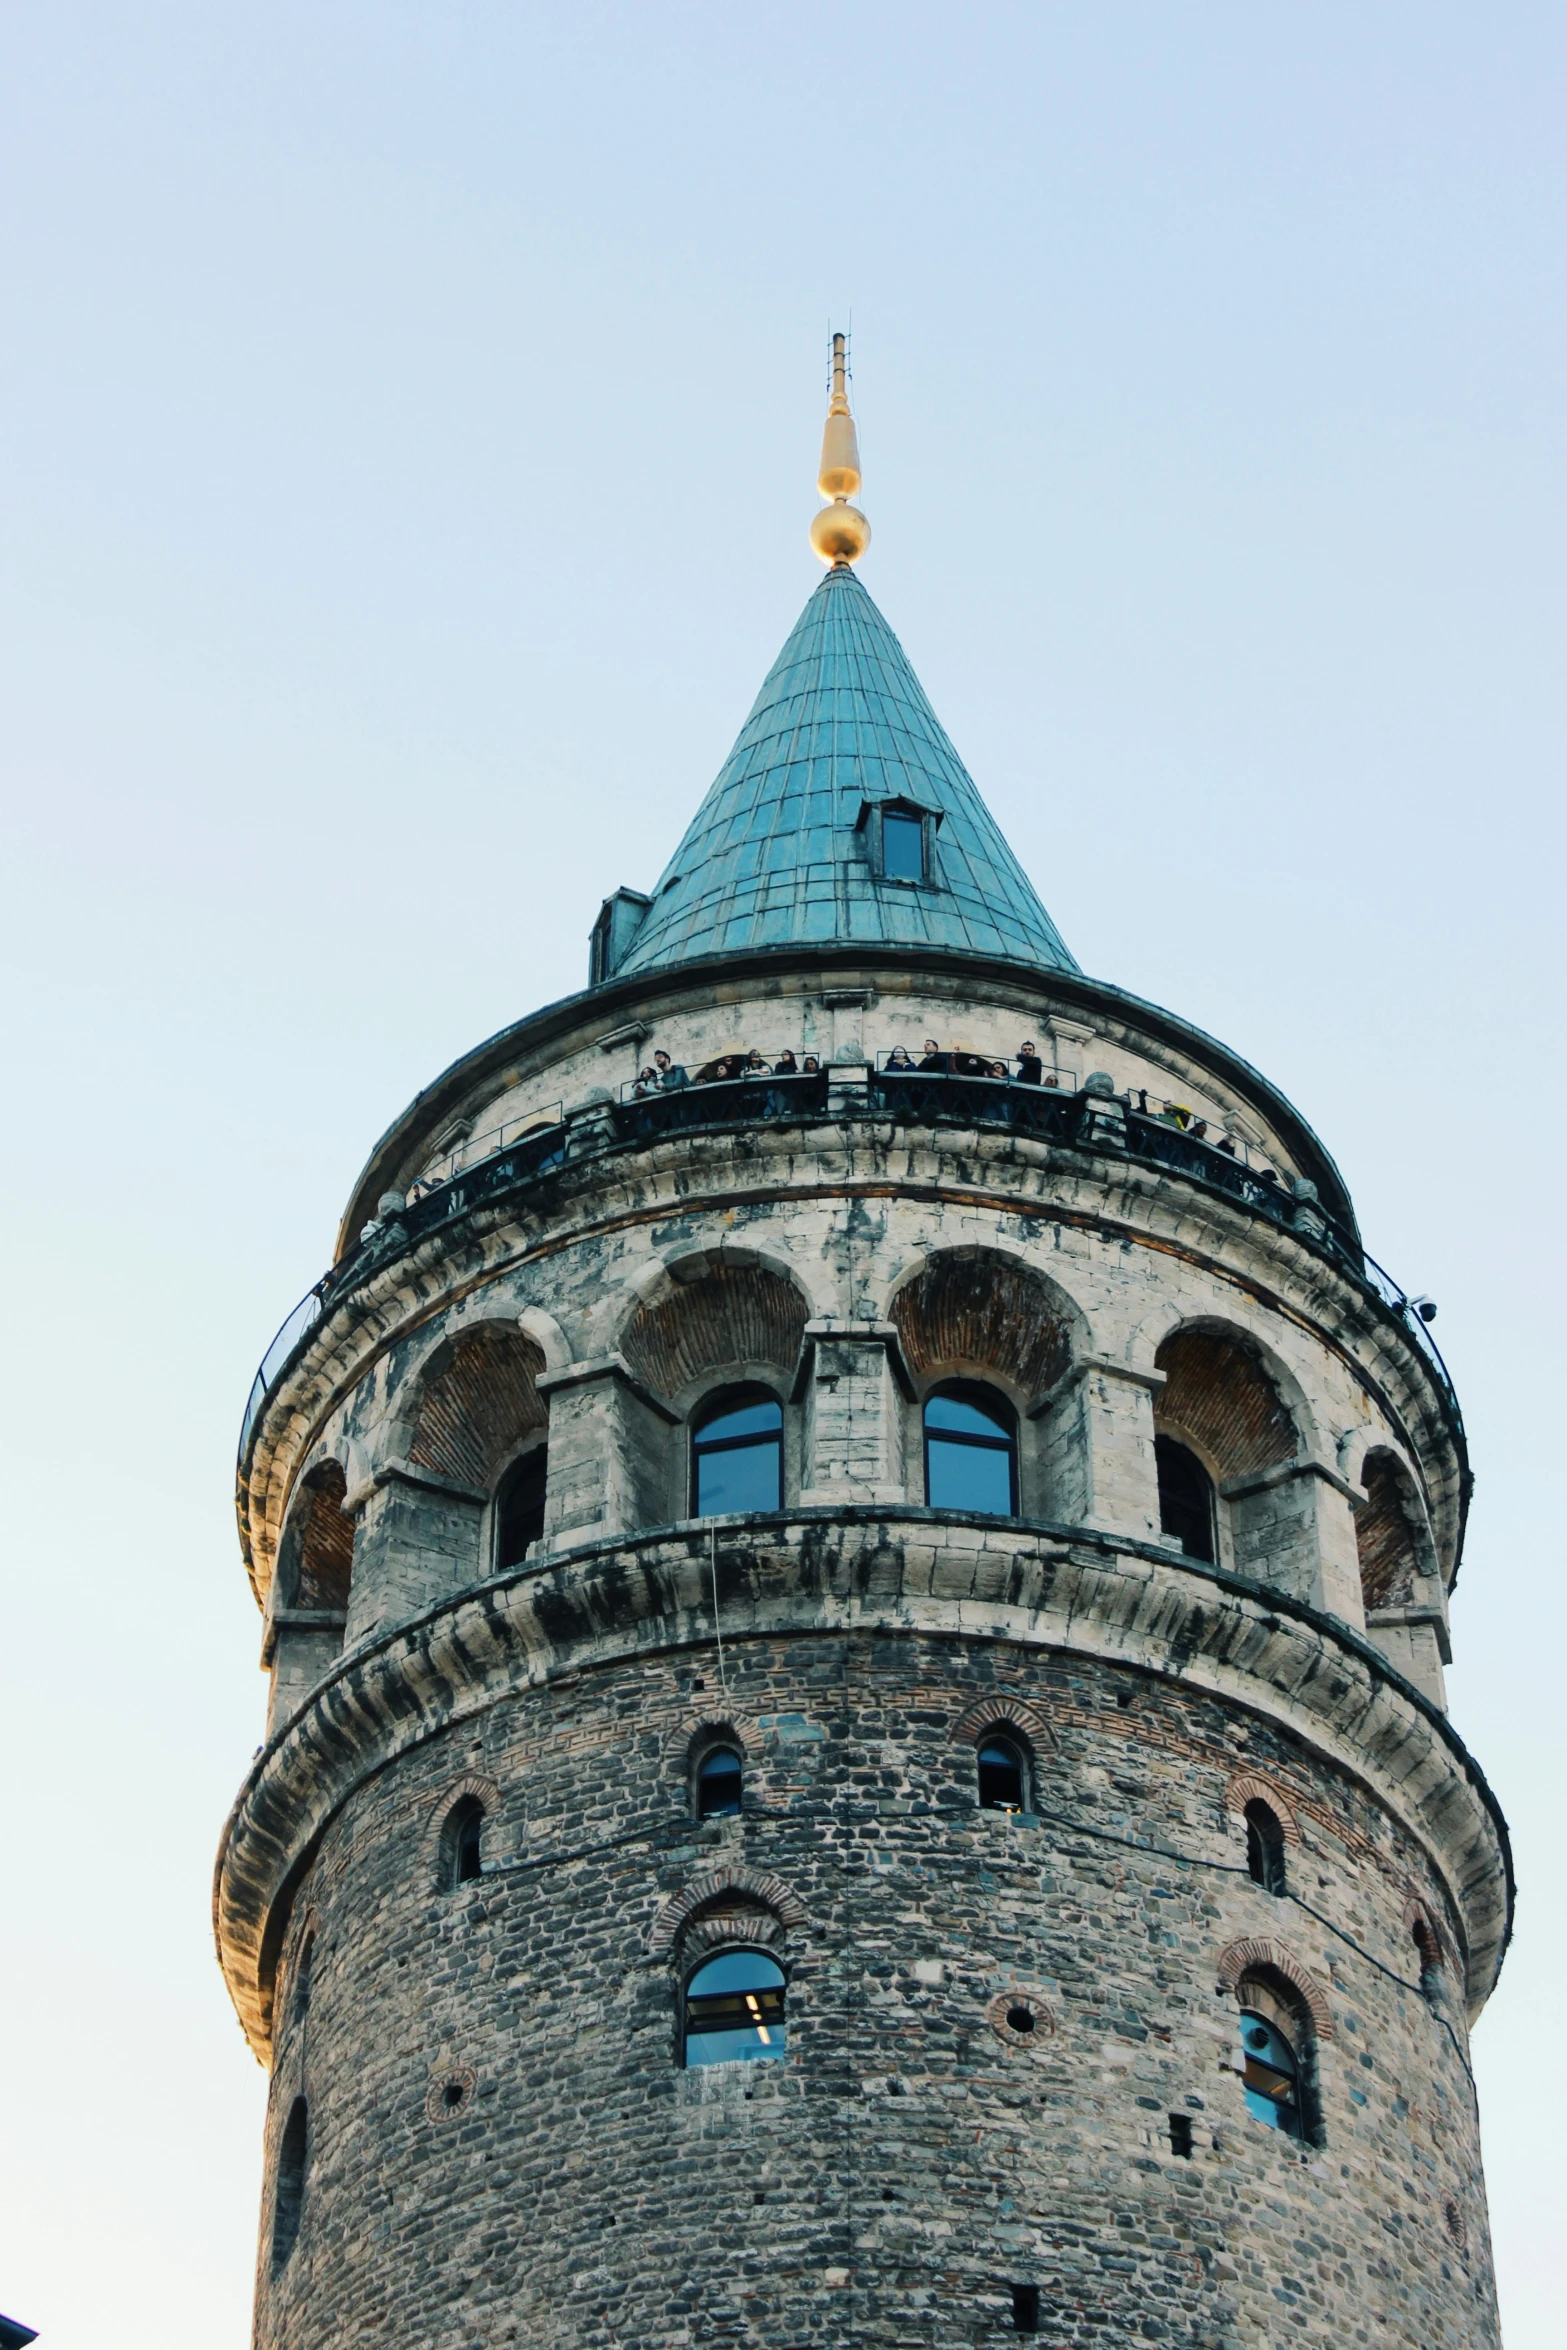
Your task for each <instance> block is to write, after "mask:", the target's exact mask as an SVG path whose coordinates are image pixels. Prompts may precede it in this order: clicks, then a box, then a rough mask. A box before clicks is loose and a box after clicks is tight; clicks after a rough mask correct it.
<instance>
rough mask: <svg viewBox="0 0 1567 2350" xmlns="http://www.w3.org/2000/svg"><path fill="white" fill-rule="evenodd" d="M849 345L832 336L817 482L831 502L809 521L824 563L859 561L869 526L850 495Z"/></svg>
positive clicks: (853, 446)
mask: <svg viewBox="0 0 1567 2350" xmlns="http://www.w3.org/2000/svg"><path fill="white" fill-rule="evenodd" d="M848 373H849V363H848V351H847V347H846V344H845V341H844V338H843V336H842V335H834V336H833V339H832V399H831V401H830V402H829V403H828V408H827V424H826V429H825V430H824V431H823V433H822V469H821V471H820V473H819V474H818V475H817V476H816V486H817V488H818V489H819V490H820V491H821V493H822V496H823V497H824V498H831V500H832V504H831V505H830V506H824V507H823V508H822V510H821V512H820V514H818V515H817V517H816V520H815V521H814V522H813V523H812V524H811V544H812V546H813V547H814V548H815V549H816V552H817V553H818V555H820V557H821V559H822V561H823V562H824V563H858V561H859V559H860V557H861V556H862V555H863V554H864V552H865V550H866V548H867V547H868V546H869V545H870V543H871V526H870V524H869V523H868V522H867V521H866V519H865V517H864V515H863V514H862V513H861V512H860V510H859V508H858V506H851V505H850V504H849V500H850V499H851V498H852V497H853V495H854V493H855V491H856V490H857V489H858V488H859V486H860V444H859V441H858V439H857V437H856V435H855V430H854V418H853V417H852V416H851V415H850V414H849V387H848Z"/></svg>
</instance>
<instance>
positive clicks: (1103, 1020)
mask: <svg viewBox="0 0 1567 2350" xmlns="http://www.w3.org/2000/svg"><path fill="white" fill-rule="evenodd" d="M791 978H792V979H794V980H795V981H796V982H797V983H799V989H800V992H807V991H809V990H821V989H832V990H833V992H834V993H839V994H845V993H847V994H861V995H863V994H864V993H865V992H867V990H868V989H874V988H876V987H878V986H879V987H881V988H883V989H886V988H888V986H889V983H890V984H891V985H892V987H893V988H894V989H896V988H898V987H901V986H906V985H907V984H908V983H910V982H911V981H912V982H915V983H917V984H920V985H926V984H928V985H930V986H931V987H933V988H934V989H935V990H937V991H938V992H939V991H941V990H942V989H943V988H946V989H950V990H952V991H954V992H957V993H960V994H962V995H964V996H965V997H966V996H968V995H970V994H972V992H973V991H974V990H975V989H976V988H981V987H982V988H985V989H986V990H987V991H989V992H990V993H991V995H992V996H993V998H994V1000H995V1001H997V1002H998V1003H1002V1004H1015V1005H1016V1006H1017V1008H1018V1009H1019V1011H1021V1012H1025V1013H1027V1014H1028V1015H1029V1016H1030V1017H1037V1016H1038V1015H1039V1013H1040V1012H1041V1010H1043V1011H1045V1012H1046V1013H1049V1012H1053V1011H1054V1009H1055V1008H1056V1007H1057V1006H1059V1007H1061V1008H1063V1009H1065V1010H1066V1011H1068V1013H1070V1012H1073V1011H1077V1012H1090V1013H1096V1014H1097V1015H1098V1016H1099V1022H1100V1025H1102V1026H1106V1027H1107V1028H1109V1029H1110V1030H1115V1031H1119V1032H1121V1034H1122V1035H1123V1036H1124V1037H1125V1039H1126V1040H1127V1041H1128V1042H1131V1041H1133V1040H1147V1041H1149V1042H1152V1043H1154V1044H1156V1045H1158V1046H1160V1047H1162V1048H1163V1049H1164V1051H1165V1052H1167V1053H1169V1052H1173V1053H1174V1054H1175V1056H1176V1057H1177V1059H1178V1060H1179V1061H1184V1062H1186V1063H1188V1064H1195V1065H1197V1066H1199V1067H1206V1068H1208V1069H1211V1070H1212V1072H1213V1073H1214V1075H1215V1076H1216V1077H1218V1078H1219V1079H1220V1081H1221V1082H1222V1083H1223V1084H1225V1085H1227V1086H1228V1087H1230V1088H1231V1089H1232V1090H1233V1091H1234V1092H1235V1093H1236V1094H1237V1095H1238V1096H1239V1097H1240V1098H1241V1099H1243V1100H1245V1101H1247V1102H1248V1103H1249V1104H1250V1105H1251V1107H1252V1108H1253V1109H1254V1110H1255V1111H1257V1112H1258V1113H1260V1115H1261V1116H1262V1117H1263V1118H1264V1120H1265V1121H1266V1122H1267V1123H1268V1124H1269V1125H1271V1126H1272V1127H1273V1128H1274V1130H1275V1131H1276V1132H1277V1134H1278V1135H1279V1137H1280V1140H1281V1141H1282V1142H1283V1143H1284V1145H1285V1148H1286V1150H1287V1151H1288V1152H1289V1154H1290V1156H1291V1157H1293V1158H1294V1159H1295V1160H1296V1161H1297V1163H1298V1164H1299V1165H1300V1167H1301V1168H1302V1170H1303V1172H1305V1173H1306V1174H1307V1175H1309V1176H1310V1177H1311V1178H1312V1179H1313V1180H1314V1181H1315V1182H1316V1183H1317V1184H1318V1185H1319V1187H1320V1188H1321V1190H1322V1193H1323V1197H1324V1199H1325V1200H1326V1202H1327V1204H1328V1206H1329V1207H1330V1208H1331V1209H1332V1210H1333V1211H1334V1213H1336V1214H1338V1215H1339V1216H1341V1217H1342V1218H1344V1219H1345V1220H1346V1221H1347V1222H1348V1223H1350V1224H1351V1225H1353V1222H1354V1209H1353V1205H1352V1203H1351V1200H1350V1196H1349V1191H1348V1187H1347V1186H1346V1184H1345V1182H1344V1178H1343V1176H1342V1175H1341V1174H1340V1173H1339V1170H1338V1168H1337V1166H1336V1165H1335V1163H1334V1161H1333V1159H1332V1157H1331V1156H1330V1154H1329V1153H1328V1151H1327V1150H1326V1149H1325V1148H1324V1146H1323V1144H1322V1143H1321V1141H1320V1140H1319V1139H1318V1137H1317V1136H1316V1134H1315V1133H1313V1131H1312V1129H1311V1128H1310V1127H1309V1126H1308V1125H1307V1123H1306V1121H1305V1119H1304V1118H1302V1116H1301V1114H1300V1112H1299V1111H1298V1110H1297V1109H1296V1108H1295V1106H1294V1104H1293V1103H1292V1102H1290V1101H1288V1100H1287V1099H1286V1098H1285V1096H1284V1095H1283V1094H1281V1093H1280V1092H1279V1091H1278V1089H1277V1087H1276V1086H1274V1085H1272V1084H1270V1083H1269V1081H1268V1079H1267V1078H1266V1077H1264V1076H1263V1075H1262V1072H1261V1071H1260V1070H1258V1069H1255V1068H1253V1066H1252V1065H1251V1063H1250V1062H1249V1061H1245V1060H1242V1058H1241V1057H1240V1055H1239V1054H1238V1053H1234V1052H1232V1051H1231V1050H1230V1048H1229V1047H1228V1046H1227V1045H1224V1044H1221V1043H1220V1042H1219V1040H1218V1039H1217V1037H1213V1036H1210V1035H1208V1034H1207V1032H1206V1031H1205V1030H1204V1029H1201V1028H1197V1027H1194V1026H1193V1025H1192V1023H1191V1022H1190V1021H1188V1020H1183V1019H1181V1017H1180V1016H1179V1014H1177V1013H1175V1012H1167V1011H1165V1010H1164V1009H1163V1007H1162V1006H1161V1005H1158V1004H1151V1003H1149V1002H1147V1001H1146V1000H1145V999H1144V998H1143V997H1141V996H1134V995H1129V994H1128V993H1127V992H1126V990H1125V989H1124V988H1119V987H1113V986H1111V985H1110V984H1109V983H1108V982H1107V981H1104V980H1099V979H1090V978H1088V977H1087V976H1086V975H1085V974H1084V973H1083V972H1080V971H1063V970H1056V969H1050V970H1046V969H1043V968H1041V969H1039V970H1030V969H1029V968H1027V967H1026V966H1025V965H1023V964H1019V963H1012V962H1006V961H996V960H993V959H991V958H990V957H988V956H984V955H971V954H963V953H959V952H958V951H957V950H955V949H950V948H949V949H943V948H937V947H928V946H920V947H917V948H915V947H907V946H889V945H879V946H872V945H868V944H867V945H858V946H849V945H834V946H824V947H810V946H801V945H798V944H796V945H791V946H787V947H777V948H770V949H762V950H758V951H756V952H753V953H750V954H744V955H718V956H714V957H712V958H711V959H710V960H708V961H706V962H691V963H683V964H677V965H674V966H673V967H671V968H670V969H669V970H667V971H651V972H638V973H635V974H633V975H632V976H630V977H628V978H625V979H620V980H609V981H607V982H606V983H605V984H604V985H603V986H601V987H596V988H586V989H584V990H583V991H582V992H581V993H580V994H578V995H570V996H562V997H560V998H558V999H557V1000H556V1001H555V1002H554V1003H551V1004H545V1005H542V1006H541V1007H540V1009H539V1010H538V1011H536V1012H530V1013H529V1014H528V1015H527V1016H526V1017H525V1018H524V1019H521V1020H517V1021H514V1022H513V1023H512V1024H511V1025H510V1026H509V1027H507V1028H502V1029H499V1030H497V1032H496V1033H495V1035H493V1036H491V1037H487V1038H486V1039H485V1040H484V1042H483V1043H482V1044H478V1045H475V1046H474V1047H473V1049H472V1051H470V1052H467V1053H465V1054H463V1055H462V1057H461V1058H460V1059H459V1060H456V1061H453V1062H452V1063H451V1064H450V1066H449V1067H448V1068H446V1069H444V1070H443V1071H442V1072H441V1074H440V1076H439V1077H437V1078H436V1079H435V1080H434V1081H433V1083H432V1084H430V1085H428V1086H426V1087H425V1089H424V1090H423V1091H422V1092H421V1093H418V1094H416V1095H415V1097H414V1099H413V1100H412V1101H411V1102H410V1103H409V1105H408V1107H407V1109H406V1110H405V1111H404V1112H403V1113H402V1115H401V1116H400V1117H399V1118H397V1119H395V1120H394V1121H393V1123H392V1124H391V1125H390V1126H389V1127H388V1128H387V1130H386V1132H385V1133H384V1134H383V1135H382V1136H381V1138H380V1140H379V1142H377V1144H376V1146H375V1148H374V1150H373V1151H372V1152H371V1154H370V1157H369V1159H368V1160H367V1161H366V1163H365V1166H364V1168H363V1170H362V1171H361V1173H360V1176H359V1180H358V1182H357V1183H356V1184H355V1186H354V1192H353V1196H352V1198H351V1199H350V1200H349V1203H348V1206H347V1208H346V1209H345V1211H344V1215H343V1221H342V1225H341V1227H340V1229H339V1233H338V1243H337V1247H336V1249H335V1250H334V1252H333V1253H334V1257H341V1256H342V1255H343V1254H344V1252H345V1250H346V1249H347V1248H348V1247H349V1246H351V1244H352V1240H353V1236H354V1234H355V1233H357V1232H358V1231H359V1229H360V1227H361V1225H363V1224H364V1223H365V1222H366V1221H367V1220H368V1218H369V1217H370V1216H371V1215H373V1213H374V1211H375V1203H376V1200H377V1199H378V1197H379V1196H380V1194H381V1193H382V1192H383V1191H384V1190H385V1189H386V1188H387V1187H388V1185H389V1184H390V1182H391V1181H392V1178H393V1176H394V1174H395V1173H396V1170H397V1168H398V1167H399V1165H400V1164H401V1162H402V1160H403V1159H404V1158H405V1157H406V1155H407V1153H408V1151H409V1149H410V1147H411V1144H412V1140H413V1138H414V1137H415V1136H416V1135H424V1134H430V1133H434V1132H435V1131H436V1130H437V1129H438V1127H439V1125H440V1123H441V1121H442V1120H443V1119H449V1118H450V1117H451V1116H452V1114H453V1112H454V1111H455V1110H456V1108H457V1107H458V1106H459V1104H461V1103H462V1102H463V1101H464V1100H465V1099H466V1097H467V1096H468V1094H470V1093H471V1092H472V1091H473V1089H474V1088H475V1087H476V1086H477V1085H480V1084H482V1083H483V1082H485V1081H486V1080H488V1079H489V1078H491V1077H493V1076H495V1075H496V1074H498V1073H499V1072H500V1071H502V1070H504V1069H506V1068H507V1067H508V1066H509V1065H511V1064H516V1065H518V1066H520V1067H523V1068H529V1067H536V1068H540V1069H542V1068H544V1067H545V1066H547V1065H548V1064H549V1063H550V1062H552V1061H554V1060H558V1059H559V1058H560V1057H561V1056H562V1055H563V1054H566V1053H569V1052H572V1051H577V1050H581V1049H583V1048H585V1047H587V1046H589V1045H592V1044H598V1043H602V1042H603V1041H604V1039H605V1038H606V1036H608V1035H611V1034H617V1033H619V1032H621V1031H622V1030H624V1029H625V1028H626V1026H627V1023H628V1022H631V1023H634V1024H635V1025H638V1026H642V1025H644V1024H646V1023H648V1022H652V1021H656V1019H657V1018H658V1017H659V1016H660V1015H662V1016H664V1017H668V1015H669V1014H670V1013H671V1012H673V1011H674V1010H676V1009H678V1008H679V1007H680V1006H681V1005H682V1004H683V1003H686V1002H692V1003H698V1002H707V1001H711V1000H712V999H713V998H714V997H715V996H717V995H719V994H722V995H723V996H725V997H726V998H732V997H733V996H734V994H735V992H736V990H737V989H738V988H740V987H742V986H744V985H745V984H746V983H748V982H749V983H752V984H755V985H759V986H762V987H769V986H772V987H776V986H778V985H779V984H780V983H787V982H788V981H789V980H790V979H791Z"/></svg>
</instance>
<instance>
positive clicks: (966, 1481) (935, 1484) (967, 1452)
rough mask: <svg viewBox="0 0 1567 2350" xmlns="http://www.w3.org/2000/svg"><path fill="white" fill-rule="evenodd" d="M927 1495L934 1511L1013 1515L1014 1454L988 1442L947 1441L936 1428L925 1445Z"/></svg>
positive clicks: (996, 1515) (1004, 1516)
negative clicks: (938, 1433) (967, 1511)
mask: <svg viewBox="0 0 1567 2350" xmlns="http://www.w3.org/2000/svg"><path fill="white" fill-rule="evenodd" d="M925 1461H926V1473H925V1485H926V1493H925V1498H926V1500H927V1502H928V1503H929V1505H930V1507H931V1508H932V1509H933V1510H984V1511H986V1512H987V1513H988V1514H989V1515H990V1516H991V1517H996V1518H1006V1517H1010V1516H1011V1514H1012V1453H1011V1448H1010V1446H1005V1447H1003V1446H998V1447H996V1448H995V1449H994V1450H992V1448H991V1447H990V1446H989V1445H987V1444H944V1443H943V1442H942V1440H941V1438H940V1437H939V1436H938V1435H936V1433H935V1432H934V1430H932V1432H931V1435H930V1437H929V1439H928V1440H927V1443H926V1447H925Z"/></svg>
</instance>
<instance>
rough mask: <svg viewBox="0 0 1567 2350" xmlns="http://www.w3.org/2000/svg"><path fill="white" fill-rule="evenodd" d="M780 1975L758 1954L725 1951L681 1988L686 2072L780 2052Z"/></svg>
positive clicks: (782, 2045)
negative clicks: (683, 2006)
mask: <svg viewBox="0 0 1567 2350" xmlns="http://www.w3.org/2000/svg"><path fill="white" fill-rule="evenodd" d="M785 2047H786V2041H785V2021H784V1971H783V1968H782V1967H781V1966H780V1965H779V1964H778V1961H777V1960H776V1959H775V1958H769V1957H767V1955H766V1954H765V1952H763V1951H760V1950H726V1951H724V1952H723V1953H722V1954H721V1955H720V1956H719V1957H717V1958H710V1959H709V1960H708V1961H707V1963H706V1965H705V1966H699V1967H698V1968H697V1970H696V1973H695V1974H694V1975H693V1976H692V1977H691V1980H690V1982H689V1983H688V1984H687V1985H686V2011H685V2057H686V2064H687V2066H688V2068H694V2067H696V2066H697V2065H704V2064H736V2063H747V2062H751V2061H754V2060H757V2059H762V2060H765V2059H767V2058H769V2057H780V2056H782V2055H783V2054H784V2053H785Z"/></svg>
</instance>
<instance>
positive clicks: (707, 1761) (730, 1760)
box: [696, 1746, 744, 1820]
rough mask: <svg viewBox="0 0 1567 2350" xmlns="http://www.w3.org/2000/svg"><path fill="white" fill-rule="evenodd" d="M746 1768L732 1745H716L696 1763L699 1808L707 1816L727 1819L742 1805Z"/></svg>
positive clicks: (705, 1818)
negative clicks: (743, 1767)
mask: <svg viewBox="0 0 1567 2350" xmlns="http://www.w3.org/2000/svg"><path fill="white" fill-rule="evenodd" d="M743 1783H744V1772H743V1770H742V1767H741V1762H740V1757H739V1756H738V1755H737V1754H736V1752H735V1750H734V1748H733V1747H732V1746H715V1747H714V1748H713V1750H712V1752H711V1753H710V1754H704V1755H703V1757H702V1760H701V1761H700V1763H698V1765H697V1773H696V1799H697V1800H696V1808H697V1811H698V1814H699V1815H700V1817H701V1818H703V1819H704V1820H713V1819H726V1818H728V1817H730V1816H731V1815H732V1814H733V1813H735V1812H737V1811H738V1810H739V1809H740V1790H741V1787H742V1785H743Z"/></svg>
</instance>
